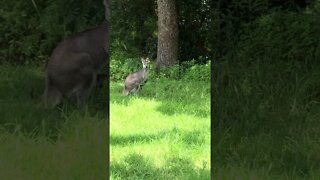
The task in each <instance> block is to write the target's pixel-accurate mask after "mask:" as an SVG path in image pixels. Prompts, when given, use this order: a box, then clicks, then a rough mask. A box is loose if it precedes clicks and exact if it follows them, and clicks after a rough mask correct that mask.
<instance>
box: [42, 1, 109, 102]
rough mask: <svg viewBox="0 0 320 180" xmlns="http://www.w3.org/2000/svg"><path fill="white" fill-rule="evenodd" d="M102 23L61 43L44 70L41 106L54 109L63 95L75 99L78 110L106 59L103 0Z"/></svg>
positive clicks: (106, 38) (107, 36)
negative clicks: (44, 78)
mask: <svg viewBox="0 0 320 180" xmlns="http://www.w3.org/2000/svg"><path fill="white" fill-rule="evenodd" d="M103 4H104V5H105V20H104V21H103V22H102V23H101V24H100V25H99V26H97V27H95V28H92V29H89V30H86V31H83V32H80V33H77V34H75V35H74V36H72V37H69V38H66V39H65V40H63V41H62V42H61V43H60V44H59V45H58V46H57V47H56V48H55V49H54V50H53V53H52V55H51V57H50V59H49V61H48V64H47V67H46V88H45V91H44V94H43V97H42V104H43V106H45V107H49V108H52V107H55V106H56V105H58V104H59V103H60V101H61V98H62V97H63V96H66V97H74V98H76V101H77V105H78V107H82V106H83V105H84V104H85V103H86V100H87V98H88V96H89V95H90V92H91V90H92V88H93V87H94V86H95V84H96V80H97V74H98V72H99V70H100V68H102V66H103V65H104V64H105V63H107V61H108V59H109V42H108V38H109V30H108V27H109V17H108V16H109V15H108V14H109V12H108V11H109V9H108V7H109V2H108V0H104V1H103Z"/></svg>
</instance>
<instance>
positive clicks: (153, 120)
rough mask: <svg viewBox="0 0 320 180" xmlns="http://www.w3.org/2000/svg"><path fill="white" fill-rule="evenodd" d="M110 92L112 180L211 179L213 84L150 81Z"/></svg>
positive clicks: (118, 86)
mask: <svg viewBox="0 0 320 180" xmlns="http://www.w3.org/2000/svg"><path fill="white" fill-rule="evenodd" d="M121 90H122V84H121V83H118V82H112V83H111V86H110V118H111V119H110V128H111V131H110V151H111V155H110V163H111V179H137V180H138V179H210V83H209V82H205V81H198V82H196V81H190V82H188V81H186V80H172V79H166V78H160V79H156V78H150V79H149V80H148V82H147V83H146V84H145V85H144V86H143V88H142V90H141V91H140V92H139V93H138V94H137V95H129V96H127V97H123V96H121V93H120V91H121Z"/></svg>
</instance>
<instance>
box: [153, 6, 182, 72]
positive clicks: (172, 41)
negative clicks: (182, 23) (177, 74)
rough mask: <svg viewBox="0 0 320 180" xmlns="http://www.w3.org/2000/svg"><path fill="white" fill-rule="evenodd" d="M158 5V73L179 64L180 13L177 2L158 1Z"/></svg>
mask: <svg viewBox="0 0 320 180" xmlns="http://www.w3.org/2000/svg"><path fill="white" fill-rule="evenodd" d="M157 5H158V30H159V32H158V52H157V61H156V72H159V71H160V68H161V67H167V66H170V65H173V64H175V63H176V62H177V57H178V47H179V45H178V35H179V29H178V13H177V8H176V2H175V0H157Z"/></svg>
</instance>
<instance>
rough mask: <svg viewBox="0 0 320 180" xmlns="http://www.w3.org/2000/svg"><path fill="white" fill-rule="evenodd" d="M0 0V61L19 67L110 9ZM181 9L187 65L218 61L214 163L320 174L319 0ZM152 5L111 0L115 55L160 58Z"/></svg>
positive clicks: (182, 3) (61, 1) (81, 0)
mask: <svg viewBox="0 0 320 180" xmlns="http://www.w3.org/2000/svg"><path fill="white" fill-rule="evenodd" d="M0 4H1V9H0V21H1V23H0V35H1V36H0V47H1V52H0V53H1V54H0V63H5V62H6V63H10V64H19V65H24V64H40V65H43V64H45V62H46V61H47V59H48V57H49V56H50V54H51V52H52V50H53V48H54V47H55V46H56V45H57V43H58V42H59V41H61V39H63V37H66V36H68V35H71V34H73V33H74V32H78V31H81V30H84V29H86V28H88V27H91V26H94V25H96V24H99V22H101V21H102V20H103V13H104V9H103V8H102V1H101V0H92V1H86V0H69V1H65V0H37V1H35V0H34V1H32V0H30V1H26V0H15V1H12V0H10V1H9V0H1V1H0ZM177 7H178V17H179V39H180V42H179V44H180V46H179V49H180V52H179V60H180V62H186V61H187V62H191V60H192V59H194V61H192V63H191V64H203V63H205V62H207V60H212V63H211V64H212V66H213V71H212V74H213V79H212V80H213V81H212V83H213V89H212V91H213V94H212V95H213V96H212V102H213V109H212V111H213V117H212V118H213V122H212V127H213V144H212V146H213V162H214V163H215V166H214V167H226V166H230V164H231V166H241V167H245V168H249V169H250V168H264V167H268V168H270V170H268V172H272V173H274V174H282V173H286V174H287V175H288V176H287V177H291V176H295V177H296V176H298V177H310V176H312V175H314V173H315V172H317V171H319V169H320V163H319V162H320V157H319V153H318V152H320V145H319V139H320V134H319V132H320V126H319V123H317V122H318V119H319V118H320V112H319V108H320V105H319V102H320V73H319V72H320V61H319V60H320V23H319V19H320V3H319V1H316V0H305V1H297V0H283V1H280V0H277V1H276V0H273V1H272V0H225V1H213V0H201V1H200V0H198V1H194V0H177ZM155 8H156V2H155V1H151V0H130V1H129V0H113V1H111V38H110V42H111V53H112V55H113V56H119V57H126V58H129V57H136V56H141V55H142V54H147V55H149V56H150V57H152V58H155V57H156V45H157V22H156V20H157V16H156V11H155ZM123 59H125V58H123ZM125 60H128V59H125ZM198 69H199V71H197V73H198V74H201V73H202V72H201V68H198ZM173 73H175V71H173ZM195 74H196V73H195ZM114 76H115V77H113V78H114V79H117V80H118V79H121V78H122V77H123V76H122V75H119V77H118V76H117V77H116V75H114ZM174 76H175V75H173V77H174ZM195 79H196V78H195ZM257 152H260V153H257ZM270 164H272V166H270ZM268 168H267V169H268Z"/></svg>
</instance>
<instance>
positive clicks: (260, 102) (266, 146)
mask: <svg viewBox="0 0 320 180" xmlns="http://www.w3.org/2000/svg"><path fill="white" fill-rule="evenodd" d="M270 61H271V60H270V59H268V58H266V59H264V60H260V61H259V60H257V61H255V62H251V63H248V64H246V63H245V62H246V61H245V60H237V62H232V60H227V61H225V62H223V63H221V66H220V67H219V68H216V69H215V70H216V71H219V70H221V71H220V72H221V73H220V76H219V77H218V78H217V79H216V83H215V85H216V86H215V88H214V89H213V90H214V92H213V93H214V97H213V101H214V111H213V112H214V114H215V116H214V117H213V118H214V119H213V124H212V126H213V144H212V146H213V148H214V151H213V157H212V158H213V162H215V165H214V166H213V173H214V176H215V177H216V179H238V178H240V179H318V178H319V177H320V154H319V152H320V124H319V119H320V111H319V108H320V98H319V97H320V96H319V94H320V93H319V92H320V91H319V87H320V74H319V70H320V69H319V67H320V66H319V65H317V63H314V64H313V66H307V65H305V64H303V62H302V63H301V64H298V63H297V62H295V63H292V62H290V61H289V62H284V61H280V60H279V61H277V62H276V63H275V62H274V61H272V62H273V63H272V62H271V63H270ZM292 65H296V67H294V66H292Z"/></svg>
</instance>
